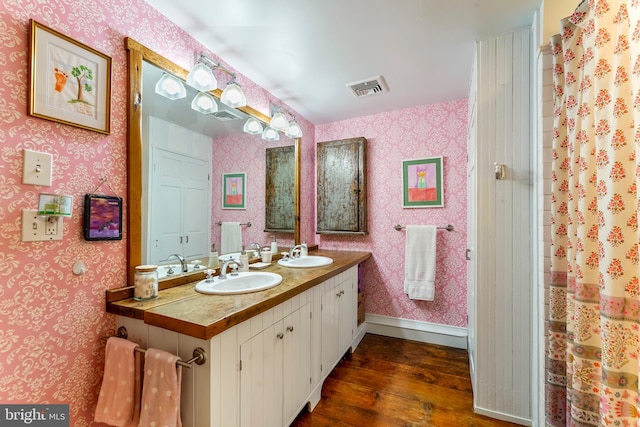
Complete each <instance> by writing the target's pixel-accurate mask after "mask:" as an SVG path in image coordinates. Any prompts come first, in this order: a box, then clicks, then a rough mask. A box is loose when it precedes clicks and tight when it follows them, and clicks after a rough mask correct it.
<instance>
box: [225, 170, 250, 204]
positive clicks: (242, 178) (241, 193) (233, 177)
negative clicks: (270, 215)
mask: <svg viewBox="0 0 640 427" xmlns="http://www.w3.org/2000/svg"><path fill="white" fill-rule="evenodd" d="M246 175H247V174H246V173H245V172H239V173H223V174H222V209H246V205H245V202H246V197H245V189H246Z"/></svg>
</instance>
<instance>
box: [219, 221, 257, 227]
mask: <svg viewBox="0 0 640 427" xmlns="http://www.w3.org/2000/svg"><path fill="white" fill-rule="evenodd" d="M216 225H222V221H218V222H216ZM240 225H246V226H247V227H251V221H248V222H241V223H240Z"/></svg>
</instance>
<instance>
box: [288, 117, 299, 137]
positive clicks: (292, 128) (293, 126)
mask: <svg viewBox="0 0 640 427" xmlns="http://www.w3.org/2000/svg"><path fill="white" fill-rule="evenodd" d="M285 135H287V136H288V137H289V138H300V137H301V136H302V129H300V125H299V124H298V122H297V121H296V118H295V117H294V118H293V120H291V121H290V122H289V128H288V129H287V131H286V132H285Z"/></svg>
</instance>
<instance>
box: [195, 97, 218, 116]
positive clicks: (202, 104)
mask: <svg viewBox="0 0 640 427" xmlns="http://www.w3.org/2000/svg"><path fill="white" fill-rule="evenodd" d="M191 108H192V109H193V110H195V111H197V112H199V113H202V114H212V113H215V112H217V111H218V104H217V103H216V100H215V98H214V97H213V96H211V95H209V94H208V93H206V92H198V94H197V95H196V96H195V97H194V98H193V101H191Z"/></svg>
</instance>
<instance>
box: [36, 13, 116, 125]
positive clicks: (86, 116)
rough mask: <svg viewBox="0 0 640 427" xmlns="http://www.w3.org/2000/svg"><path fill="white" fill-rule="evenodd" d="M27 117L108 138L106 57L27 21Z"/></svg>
mask: <svg viewBox="0 0 640 427" xmlns="http://www.w3.org/2000/svg"><path fill="white" fill-rule="evenodd" d="M30 24H31V25H30V28H31V44H30V55H29V61H30V62H29V72H30V76H29V115H31V116H34V117H40V118H43V119H47V120H53V121H55V122H59V123H65V124H68V125H72V126H77V127H80V128H84V129H88V130H92V131H96V132H101V133H104V134H108V133H109V132H110V120H111V119H110V116H111V58H110V57H109V56H106V55H104V54H102V53H100V52H98V51H97V50H95V49H92V48H90V47H89V46H85V45H83V44H82V43H80V42H78V41H77V40H74V39H72V38H70V37H68V36H65V35H64V34H61V33H59V32H57V31H55V30H52V29H51V28H48V27H46V26H44V25H42V24H40V23H39V22H37V21H35V20H33V19H32V20H31V21H30Z"/></svg>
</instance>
